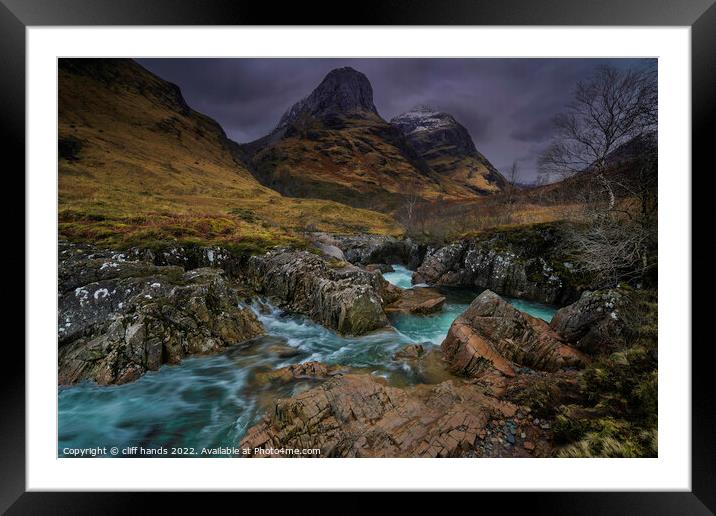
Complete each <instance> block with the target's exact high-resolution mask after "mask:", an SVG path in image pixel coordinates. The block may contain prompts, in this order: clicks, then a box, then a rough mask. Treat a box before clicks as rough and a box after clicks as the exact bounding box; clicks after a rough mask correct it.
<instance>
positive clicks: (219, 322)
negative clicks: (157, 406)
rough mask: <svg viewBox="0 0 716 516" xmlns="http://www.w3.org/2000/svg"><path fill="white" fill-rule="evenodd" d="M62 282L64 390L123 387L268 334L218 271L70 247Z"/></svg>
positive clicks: (60, 312)
mask: <svg viewBox="0 0 716 516" xmlns="http://www.w3.org/2000/svg"><path fill="white" fill-rule="evenodd" d="M64 251H67V252H64ZM59 277H60V278H61V279H60V291H59V299H58V305H59V310H58V342H59V346H60V348H59V364H58V367H59V373H58V374H59V383H60V384H71V383H75V382H77V381H80V380H85V379H90V380H94V381H96V382H97V383H99V384H111V383H126V382H128V381H132V380H135V379H136V378H138V377H139V376H140V375H142V374H143V373H144V372H145V371H148V370H156V369H158V368H159V366H160V365H161V364H163V363H166V362H170V363H176V362H179V361H180V360H181V359H182V357H184V356H185V355H189V354H195V353H209V352H215V351H219V350H221V349H223V348H224V347H226V346H228V345H231V344H235V343H238V342H242V341H245V340H248V339H251V338H253V337H255V336H257V335H260V334H262V333H263V328H262V326H261V324H260V323H259V322H258V320H257V319H256V317H255V316H254V314H253V312H252V311H251V310H250V309H248V308H243V307H240V306H239V297H238V295H237V293H236V291H235V290H234V289H233V288H231V287H229V285H228V284H227V282H226V280H225V279H224V278H223V272H222V271H221V270H219V269H206V268H204V269H195V270H192V271H189V272H184V271H183V270H182V269H181V268H179V267H173V266H166V267H160V266H155V265H152V264H149V263H146V262H129V261H126V257H125V256H124V255H122V254H121V253H111V252H105V251H97V252H92V251H91V249H88V248H86V247H85V248H77V247H74V248H73V247H72V246H67V247H65V248H64V249H63V248H62V247H61V249H60V267H59ZM76 285H80V286H76Z"/></svg>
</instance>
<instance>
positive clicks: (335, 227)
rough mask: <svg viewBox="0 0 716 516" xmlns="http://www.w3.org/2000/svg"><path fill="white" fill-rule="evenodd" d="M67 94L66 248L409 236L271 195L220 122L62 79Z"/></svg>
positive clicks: (368, 219) (366, 214)
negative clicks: (307, 234)
mask: <svg viewBox="0 0 716 516" xmlns="http://www.w3.org/2000/svg"><path fill="white" fill-rule="evenodd" d="M137 68H138V70H139V71H137V70H132V69H130V70H129V72H127V73H130V72H131V73H135V74H140V76H139V77H138V80H139V81H144V82H142V83H141V84H142V85H143V86H142V87H145V88H146V86H145V83H146V81H150V80H156V81H158V79H156V78H153V76H151V74H148V73H147V72H146V71H144V70H142V69H141V68H139V67H137ZM142 73H143V74H146V75H147V76H148V77H145V76H142V75H141V74H142ZM152 78H153V79H152ZM59 93H60V117H59V119H60V124H59V137H60V139H61V140H63V141H72V142H79V146H80V147H79V150H78V152H77V153H76V156H66V157H64V158H62V157H61V159H60V162H59V230H60V234H61V235H62V236H64V237H66V238H69V239H73V240H90V241H95V242H97V243H100V244H107V245H117V246H122V245H136V244H141V243H154V242H157V241H170V242H171V241H184V240H191V241H197V242H205V243H214V242H229V243H234V244H240V243H250V242H259V243H260V244H261V246H265V245H272V244H284V243H292V242H293V243H295V242H300V241H301V236H300V233H301V232H303V231H305V230H323V231H330V232H335V233H356V232H372V233H378V234H392V235H397V234H400V233H401V232H402V230H401V228H400V226H399V225H398V224H397V223H396V222H395V221H394V220H393V219H392V218H391V217H389V216H388V215H385V214H381V213H377V212H373V211H369V210H361V209H356V208H351V207H348V206H345V205H342V204H339V203H336V202H331V201H323V200H315V199H293V198H287V197H283V196H281V195H280V194H278V193H276V192H274V191H273V190H271V189H269V188H266V187H264V186H262V185H261V184H259V183H258V182H257V181H256V179H255V178H254V177H253V176H252V175H251V174H250V173H249V172H248V171H247V170H246V169H245V168H244V167H243V166H242V165H241V164H240V163H239V162H238V161H237V160H236V158H235V155H234V154H233V153H232V151H231V149H230V147H229V145H230V144H229V143H228V140H226V139H225V137H224V135H223V131H221V129H220V127H219V126H218V125H216V124H215V123H214V122H213V121H212V120H210V119H208V118H206V117H204V116H203V115H201V114H199V113H196V112H194V111H191V110H188V111H185V112H182V111H177V110H176V109H172V108H171V106H168V105H166V103H165V102H164V101H163V100H162V99H157V98H155V97H152V96H150V95H146V94H141V93H140V92H139V91H136V90H135V89H134V88H133V87H132V85H131V84H130V85H129V86H125V85H124V84H122V83H121V82H120V83H116V84H111V85H107V84H104V83H102V82H99V81H97V80H96V79H95V78H92V77H86V76H80V75H74V74H69V73H67V72H66V71H64V70H61V71H60V92H59Z"/></svg>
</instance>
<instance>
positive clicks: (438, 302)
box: [385, 287, 446, 315]
mask: <svg viewBox="0 0 716 516" xmlns="http://www.w3.org/2000/svg"><path fill="white" fill-rule="evenodd" d="M394 290H395V291H396V292H397V295H396V296H395V300H394V301H393V302H392V303H390V304H389V305H387V306H386V307H385V310H386V312H404V313H411V314H416V315H427V314H432V313H435V312H439V311H440V310H442V307H443V305H444V304H445V300H446V298H445V296H443V295H442V294H441V293H440V292H438V291H437V290H435V289H432V288H419V287H418V288H412V289H399V288H398V287H394Z"/></svg>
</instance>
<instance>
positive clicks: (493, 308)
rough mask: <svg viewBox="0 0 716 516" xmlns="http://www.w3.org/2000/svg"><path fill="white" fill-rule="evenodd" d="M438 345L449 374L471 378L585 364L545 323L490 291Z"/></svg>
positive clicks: (512, 375) (455, 324)
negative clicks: (524, 368)
mask: <svg viewBox="0 0 716 516" xmlns="http://www.w3.org/2000/svg"><path fill="white" fill-rule="evenodd" d="M441 347H442V350H443V352H444V354H445V358H446V360H447V361H448V363H449V364H450V369H451V371H452V372H453V373H455V374H459V375H463V376H470V377H479V376H481V375H483V374H485V373H488V372H489V373H494V372H497V373H499V374H501V375H503V376H507V377H514V376H515V375H516V374H517V370H518V369H519V368H521V367H527V368H530V369H537V370H543V371H556V370H558V369H561V368H564V367H580V366H582V365H583V364H584V363H585V362H586V360H587V359H586V357H585V356H584V355H582V354H581V353H580V352H579V351H577V350H576V349H574V348H572V347H571V346H569V345H567V344H565V343H563V342H562V340H561V339H560V337H559V336H558V335H557V334H556V333H555V332H554V331H553V330H551V329H550V327H549V326H548V325H547V323H545V322H544V321H542V320H541V319H538V318H536V317H532V316H530V315H528V314H525V313H522V312H520V311H519V310H517V309H516V308H514V307H513V306H512V305H510V304H509V303H507V302H506V301H505V300H503V299H502V298H501V297H500V296H498V295H497V294H495V293H494V292H491V291H489V290H486V291H484V292H483V293H482V294H480V295H479V296H478V297H477V298H475V300H474V301H473V302H472V303H471V304H470V306H469V307H468V309H467V310H466V311H465V312H464V313H463V314H462V315H461V316H460V317H458V318H457V319H456V320H455V321H454V322H453V324H452V326H451V327H450V330H449V332H448V335H447V337H446V338H445V340H444V341H443V343H442V345H441Z"/></svg>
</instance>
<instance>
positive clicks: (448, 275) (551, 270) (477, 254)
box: [413, 227, 578, 304]
mask: <svg viewBox="0 0 716 516" xmlns="http://www.w3.org/2000/svg"><path fill="white" fill-rule="evenodd" d="M561 238H562V237H561V233H560V231H559V230H558V229H556V228H554V227H546V228H527V229H522V230H513V231H510V230H508V231H502V232H500V231H496V232H494V233H491V234H488V235H486V236H484V237H476V238H473V239H466V240H461V241H458V242H454V243H452V244H449V245H447V246H444V247H442V248H440V249H437V250H434V251H432V252H430V253H428V254H427V255H426V257H425V259H424V261H423V263H422V264H421V265H420V267H418V269H417V270H416V271H415V273H414V274H413V283H414V284H419V283H427V284H430V285H438V286H450V287H477V288H481V289H489V290H492V291H493V292H496V293H498V294H500V295H504V296H510V297H517V298H522V299H530V300H533V301H539V302H542V303H547V304H564V303H567V302H570V301H572V300H574V299H576V298H577V296H578V290H577V288H576V287H575V286H574V284H573V283H574V281H573V275H572V274H571V273H570V271H569V264H568V263H567V264H565V263H563V262H562V261H560V260H561V258H560V257H559V256H558V251H556V249H558V248H559V246H560V242H561Z"/></svg>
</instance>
